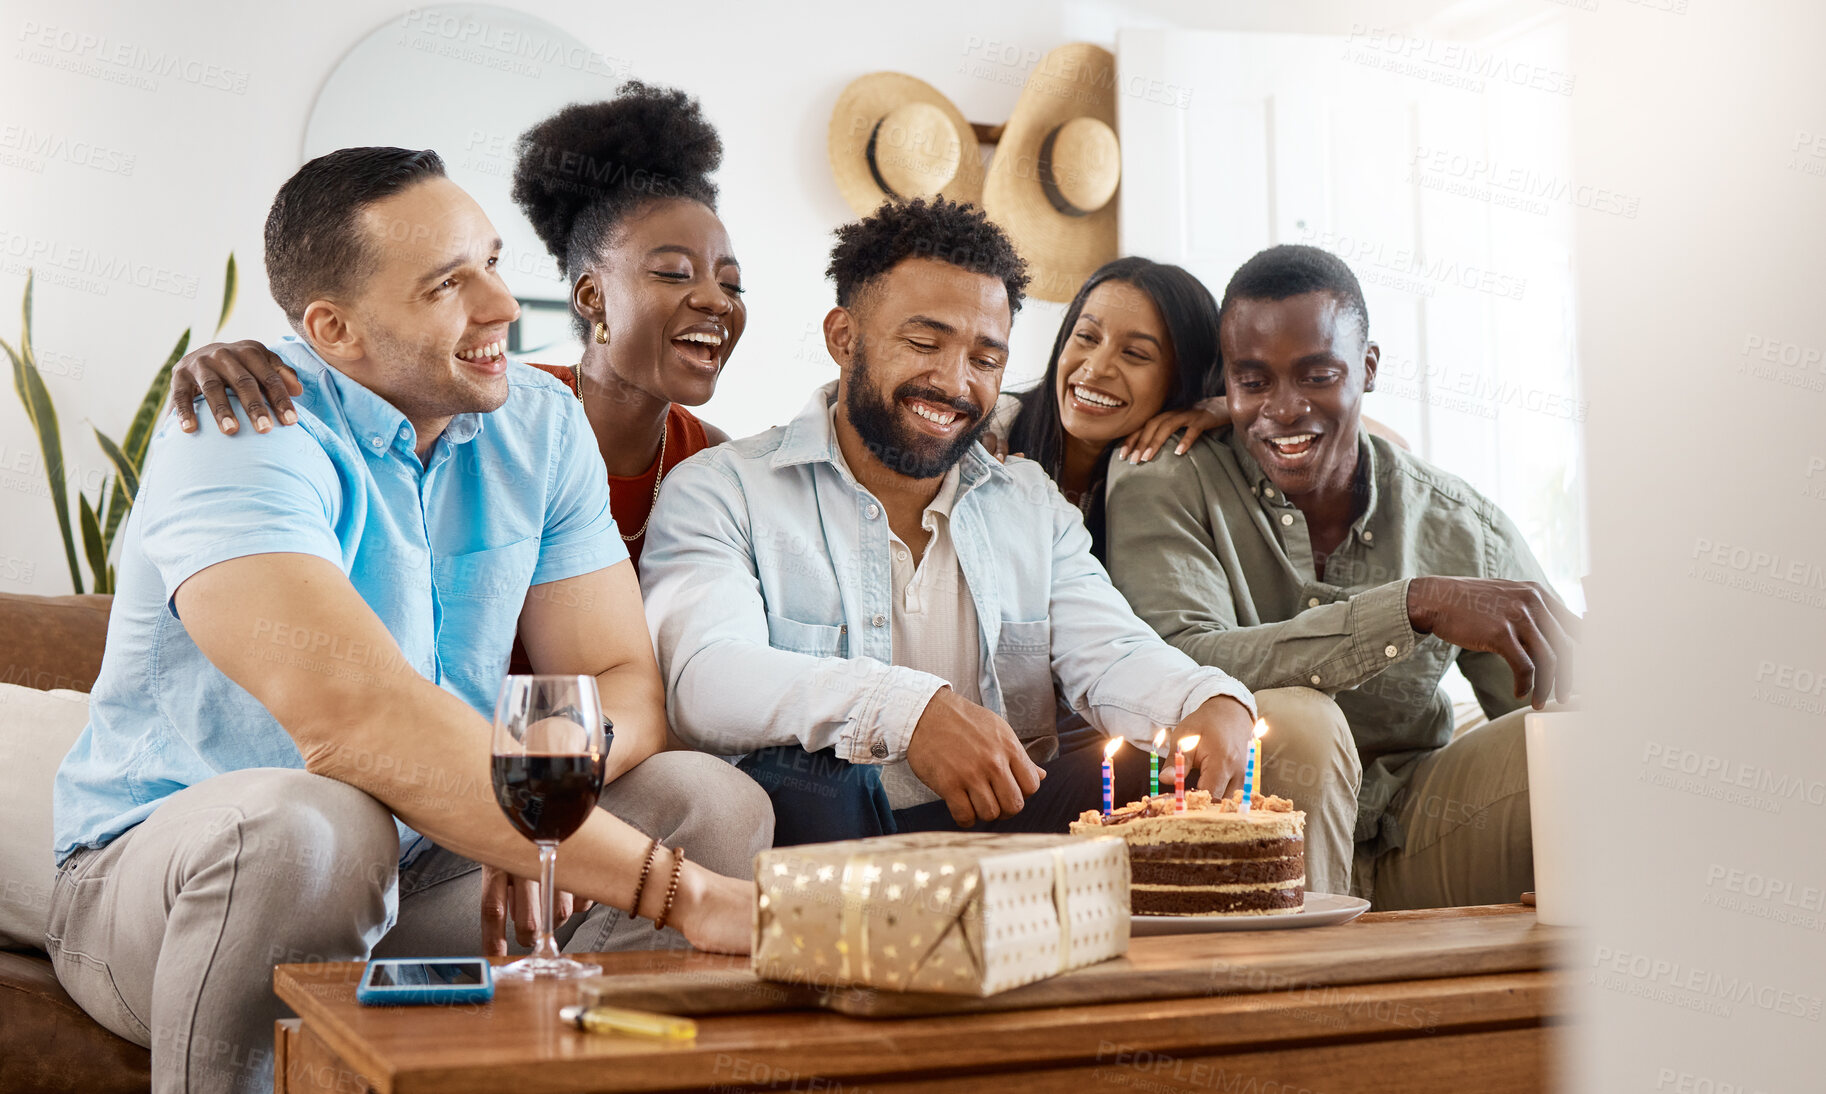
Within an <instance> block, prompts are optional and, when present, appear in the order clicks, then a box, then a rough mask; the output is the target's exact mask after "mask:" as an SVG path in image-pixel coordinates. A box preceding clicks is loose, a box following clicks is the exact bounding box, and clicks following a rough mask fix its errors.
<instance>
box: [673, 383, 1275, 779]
mask: <svg viewBox="0 0 1826 1094" xmlns="http://www.w3.org/2000/svg"><path fill="white" fill-rule="evenodd" d="M835 395H836V385H835V383H832V384H827V385H825V386H824V387H823V388H821V389H819V391H818V392H817V393H816V394H815V395H814V396H813V398H812V400H811V402H810V403H808V404H807V405H806V407H805V409H804V410H803V411H801V412H800V414H799V415H798V417H796V418H794V419H793V420H792V422H791V423H789V424H787V425H785V426H781V427H778V428H775V429H770V430H768V431H767V432H765V433H761V434H758V435H756V436H753V437H748V438H744V439H743V440H739V441H733V442H731V443H729V444H724V445H720V446H718V447H716V448H711V449H708V450H706V451H704V452H700V453H698V454H697V455H695V456H693V457H691V458H690V459H688V460H686V461H685V462H683V463H681V464H679V465H678V467H676V468H674V469H673V471H672V472H671V473H670V474H669V475H667V476H666V480H665V485H663V486H662V487H661V488H660V494H659V502H658V504H657V505H656V506H655V507H654V510H653V522H652V524H651V525H650V526H649V527H648V529H647V544H646V550H645V552H644V553H643V554H642V556H641V587H642V594H643V597H644V599H645V600H646V604H647V619H648V622H649V624H650V625H651V627H652V629H653V636H654V645H655V651H656V652H657V654H658V655H659V667H660V674H661V676H662V677H663V678H664V680H665V683H666V703H667V709H668V711H669V713H670V715H671V719H672V726H673V729H674V730H675V731H677V732H678V734H679V735H680V736H681V737H683V738H684V739H685V740H686V741H687V742H689V743H690V744H692V745H694V746H695V747H697V748H701V749H703V750H705V751H707V752H715V753H719V754H723V755H730V754H738V753H746V752H750V751H753V750H754V749H757V748H764V747H767V746H770V745H787V744H797V745H800V746H802V747H804V748H805V749H806V750H808V751H817V750H819V749H824V748H835V749H836V753H837V755H838V756H839V757H840V758H842V759H845V760H849V761H850V762H852V763H867V764H880V763H888V762H892V761H895V760H900V759H902V758H904V757H905V755H906V751H907V743H908V741H909V740H910V739H911V738H912V736H913V727H914V725H915V724H916V723H917V722H918V721H919V716H920V714H921V712H923V711H924V709H925V706H926V702H927V701H928V700H929V699H931V697H932V694H933V693H934V692H936V691H937V690H938V689H939V688H940V687H943V686H944V685H945V683H946V682H945V681H944V680H942V679H940V678H939V677H937V676H934V675H931V674H930V673H925V672H919V671H916V670H914V669H910V668H905V667H901V666H897V665H895V664H894V663H893V662H894V650H893V639H892V628H891V627H890V625H889V622H890V618H891V617H890V613H891V611H892V598H893V583H892V577H891V573H892V561H891V559H890V558H889V554H888V552H889V544H888V535H889V531H888V519H887V512H886V510H885V509H884V508H883V507H882V505H881V504H880V502H879V500H878V499H876V498H875V497H874V496H872V495H871V494H870V493H869V492H868V491H867V490H865V489H863V488H862V487H861V486H859V485H857V483H856V481H855V480H854V479H853V478H851V477H850V476H849V475H848V474H847V473H845V472H844V471H843V470H842V467H843V461H842V454H841V451H840V450H839V449H838V447H837V437H836V433H835V431H834V429H833V427H832V425H831V420H830V413H829V408H830V406H831V404H832V401H833V399H834V398H835ZM959 472H960V473H959V484H958V496H957V499H956V501H955V503H954V505H953V507H952V510H951V536H952V542H953V545H954V546H955V547H956V550H957V558H958V565H959V568H960V569H962V571H963V574H964V582H965V584H966V586H967V587H968V588H969V592H970V597H971V600H972V602H973V603H974V605H975V608H976V616H977V627H978V637H979V639H980V649H981V650H982V651H983V654H982V656H981V658H980V670H979V672H978V680H977V684H978V688H979V690H980V692H981V695H982V702H983V705H984V706H985V707H987V708H988V709H990V710H992V711H994V712H995V713H997V714H999V715H1001V716H1002V717H1004V718H1006V719H1007V720H1008V722H1009V724H1010V725H1011V726H1012V727H1013V728H1014V731H1015V735H1016V736H1017V737H1019V738H1021V740H1022V741H1023V742H1030V741H1037V740H1042V739H1045V738H1050V737H1052V736H1053V735H1054V733H1055V727H1056V725H1057V713H1058V707H1057V703H1056V700H1055V691H1054V685H1055V682H1056V684H1057V687H1058V693H1057V694H1058V695H1061V696H1063V697H1064V700H1065V701H1066V703H1067V704H1069V705H1070V707H1071V708H1072V709H1073V710H1074V711H1077V712H1078V713H1080V714H1082V715H1083V716H1084V717H1085V718H1086V719H1087V720H1088V721H1089V722H1090V723H1091V724H1092V725H1093V726H1095V727H1096V728H1098V729H1099V730H1101V731H1103V732H1105V733H1110V734H1119V735H1122V736H1125V737H1127V738H1129V739H1130V740H1131V741H1134V742H1136V743H1145V742H1147V741H1150V740H1151V739H1152V738H1153V735H1154V732H1155V731H1156V729H1158V728H1159V727H1161V726H1170V725H1173V724H1175V723H1177V722H1178V721H1179V720H1180V719H1181V718H1183V717H1185V716H1186V715H1188V714H1191V713H1192V712H1193V711H1194V710H1196V709H1197V708H1198V707H1199V705H1200V704H1202V703H1204V702H1205V701H1206V700H1208V699H1211V698H1213V697H1215V696H1219V695H1229V696H1233V697H1235V698H1236V699H1238V700H1240V701H1241V702H1242V703H1243V704H1244V705H1245V706H1247V707H1248V708H1249V709H1250V710H1251V711H1253V710H1254V709H1255V706H1254V698H1253V697H1252V696H1251V695H1250V694H1249V691H1248V689H1246V688H1244V687H1243V685H1242V684H1240V683H1238V682H1237V681H1236V680H1234V679H1232V678H1231V677H1230V676H1229V675H1228V674H1226V673H1224V672H1222V671H1219V670H1218V669H1214V668H1205V667H1201V666H1200V665H1198V664H1197V663H1195V662H1194V661H1193V660H1192V659H1191V658H1189V657H1187V656H1186V655H1185V654H1183V653H1181V652H1179V651H1178V650H1176V649H1174V648H1173V647H1172V646H1169V645H1168V644H1167V643H1165V642H1163V641H1161V640H1160V638H1159V637H1158V636H1156V635H1155V634H1154V632H1153V631H1151V630H1149V629H1148V627H1147V625H1146V624H1144V623H1142V622H1141V620H1140V619H1138V618H1136V616H1135V613H1134V612H1132V611H1130V610H1129V606H1128V603H1127V602H1126V601H1124V600H1123V599H1122V596H1121V594H1119V593H1118V592H1116V589H1115V587H1114V586H1112V585H1111V584H1110V581H1109V577H1108V576H1107V575H1106V574H1105V573H1104V570H1103V567H1102V565H1100V564H1099V563H1098V562H1097V560H1096V559H1095V558H1093V557H1091V552H1090V546H1091V541H1090V535H1089V533H1087V532H1086V531H1085V530H1084V521H1083V518H1082V517H1081V516H1080V514H1079V512H1078V510H1077V509H1076V508H1075V507H1073V506H1072V505H1071V504H1070V503H1069V502H1067V501H1066V500H1065V499H1064V497H1063V496H1061V495H1060V493H1059V491H1058V488H1057V487H1055V486H1054V485H1053V482H1052V480H1051V479H1049V478H1047V477H1046V474H1045V472H1043V471H1041V470H1040V467H1039V465H1038V464H1035V463H1032V462H1030V461H1028V460H1022V459H1010V460H1009V461H1008V463H1007V464H1006V465H1004V464H1001V463H998V462H997V461H996V460H995V459H994V458H993V457H991V456H990V455H989V454H988V453H987V452H985V451H984V450H983V448H982V446H981V445H976V446H973V447H972V448H971V449H970V451H969V452H968V453H966V454H965V456H964V458H963V461H962V463H961V464H960V465H959ZM1032 751H1034V752H1035V753H1037V754H1040V755H1042V756H1044V755H1045V754H1046V751H1045V750H1043V749H1034V750H1032Z"/></svg>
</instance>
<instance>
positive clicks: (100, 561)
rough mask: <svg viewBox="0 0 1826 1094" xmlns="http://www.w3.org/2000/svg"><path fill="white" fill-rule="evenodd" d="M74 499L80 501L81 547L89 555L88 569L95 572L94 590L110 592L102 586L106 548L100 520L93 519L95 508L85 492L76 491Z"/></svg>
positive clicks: (106, 566)
mask: <svg viewBox="0 0 1826 1094" xmlns="http://www.w3.org/2000/svg"><path fill="white" fill-rule="evenodd" d="M105 485H106V484H104V488H105ZM76 500H77V501H78V502H80V503H81V508H82V549H83V553H84V554H86V555H88V556H89V569H90V571H92V572H93V573H94V574H95V591H96V592H98V593H105V592H111V591H112V590H110V589H108V588H105V587H104V586H106V585H107V584H108V549H107V548H106V547H103V546H102V545H101V522H100V521H98V520H96V519H95V508H94V506H91V505H90V504H89V496H88V495H87V494H84V493H81V492H78V493H77V495H76Z"/></svg>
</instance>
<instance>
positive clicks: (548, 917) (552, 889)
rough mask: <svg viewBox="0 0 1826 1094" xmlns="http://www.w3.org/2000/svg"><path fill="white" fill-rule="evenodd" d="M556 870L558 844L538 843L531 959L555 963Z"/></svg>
mask: <svg viewBox="0 0 1826 1094" xmlns="http://www.w3.org/2000/svg"><path fill="white" fill-rule="evenodd" d="M557 870H558V844H557V843H556V842H551V843H547V842H545V841H543V840H541V841H540V842H539V901H540V903H541V905H542V907H541V908H540V909H539V940H538V942H536V943H535V944H534V945H533V957H534V958H535V959H537V960H540V961H556V960H558V958H559V957H560V956H561V955H560V954H559V953H558V943H557V942H555V941H553V940H552V928H553V927H554V926H555V924H553V923H552V917H553V916H554V915H555V914H556V908H557V903H558V890H557V887H556V884H555V875H556V874H557Z"/></svg>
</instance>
